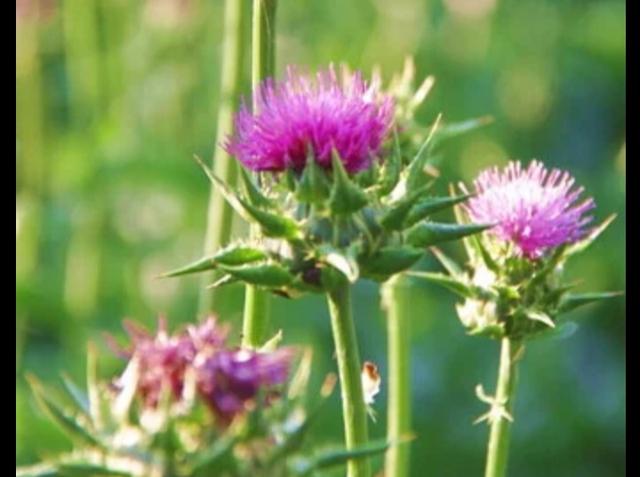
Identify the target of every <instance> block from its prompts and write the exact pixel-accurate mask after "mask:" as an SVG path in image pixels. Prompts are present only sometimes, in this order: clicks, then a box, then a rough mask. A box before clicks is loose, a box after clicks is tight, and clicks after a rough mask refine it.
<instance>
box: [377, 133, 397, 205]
mask: <svg viewBox="0 0 640 477" xmlns="http://www.w3.org/2000/svg"><path fill="white" fill-rule="evenodd" d="M401 168H402V150H401V148H400V138H399V137H398V129H397V128H395V127H394V128H393V152H392V153H391V154H390V155H389V157H388V158H387V160H385V161H384V165H383V166H382V169H381V171H380V189H379V190H380V196H385V195H387V194H389V193H390V192H391V191H392V190H393V189H394V187H395V186H396V184H398V181H399V180H400V170H401Z"/></svg>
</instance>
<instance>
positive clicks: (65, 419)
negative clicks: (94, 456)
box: [27, 375, 101, 447]
mask: <svg viewBox="0 0 640 477" xmlns="http://www.w3.org/2000/svg"><path fill="white" fill-rule="evenodd" d="M27 381H28V382H29V385H30V386H31V390H32V391H33V394H34V396H35V398H36V402H37V403H38V405H39V406H40V408H41V409H42V410H43V411H44V412H45V413H46V414H47V415H48V416H49V417H50V418H51V420H52V421H53V422H55V423H56V424H57V425H58V427H60V428H61V429H62V430H63V431H64V432H65V433H66V434H67V435H68V436H69V437H71V438H72V439H73V440H75V441H77V442H79V443H82V444H86V445H90V446H93V447H101V444H100V442H98V441H97V440H96V438H95V437H93V436H92V435H91V433H90V431H88V430H87V429H85V428H84V427H83V426H81V425H80V424H79V423H78V422H77V420H76V419H74V418H73V417H71V416H69V415H67V413H66V412H64V411H63V410H62V407H61V406H60V405H59V404H57V403H56V402H54V401H53V400H52V399H51V397H50V396H51V393H50V392H47V391H46V390H45V388H44V386H43V385H42V384H41V383H40V382H39V381H38V380H37V378H36V377H35V376H33V375H28V376H27Z"/></svg>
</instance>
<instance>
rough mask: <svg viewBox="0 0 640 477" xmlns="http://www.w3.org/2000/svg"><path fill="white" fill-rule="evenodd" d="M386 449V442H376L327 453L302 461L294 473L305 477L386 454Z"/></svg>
mask: <svg viewBox="0 0 640 477" xmlns="http://www.w3.org/2000/svg"><path fill="white" fill-rule="evenodd" d="M388 448H389V443H388V442H387V441H386V440H377V441H373V442H370V443H368V444H366V445H363V446H360V447H358V448H356V449H351V450H347V449H339V450H333V451H328V452H325V453H323V454H320V455H319V456H316V457H314V458H313V459H312V460H310V461H302V462H301V463H299V465H298V466H296V468H295V472H296V474H297V475H299V476H307V475H310V474H311V473H312V472H313V471H315V470H319V469H327V468H330V467H336V466H339V465H344V464H346V463H347V462H348V461H349V460H352V459H364V458H367V457H371V456H374V455H377V454H382V453H384V452H386V451H387V449H388Z"/></svg>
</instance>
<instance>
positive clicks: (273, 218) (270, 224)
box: [238, 197, 301, 239]
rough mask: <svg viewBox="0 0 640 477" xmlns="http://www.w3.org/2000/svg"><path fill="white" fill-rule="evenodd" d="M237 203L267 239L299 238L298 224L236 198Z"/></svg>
mask: <svg viewBox="0 0 640 477" xmlns="http://www.w3.org/2000/svg"><path fill="white" fill-rule="evenodd" d="M238 201H239V202H240V204H242V206H243V207H244V209H245V210H246V213H248V214H249V216H250V220H253V221H254V222H256V223H257V224H259V225H260V228H261V229H262V232H263V233H264V234H265V235H266V236H267V237H275V238H286V239H298V238H300V236H301V231H300V226H299V225H298V223H297V222H296V221H295V220H293V219H291V218H289V217H286V216H284V215H278V214H275V213H273V212H268V211H266V210H262V209H259V208H257V207H254V206H253V205H251V204H249V203H248V202H246V201H245V200H244V199H242V198H240V197H238Z"/></svg>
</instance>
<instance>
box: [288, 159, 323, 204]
mask: <svg viewBox="0 0 640 477" xmlns="http://www.w3.org/2000/svg"><path fill="white" fill-rule="evenodd" d="M296 197H297V198H298V200H299V201H300V202H304V203H309V204H317V203H320V202H323V201H324V200H326V199H327V197H329V183H328V181H327V177H326V175H325V172H324V170H322V168H321V167H320V166H319V165H318V163H317V162H316V160H315V159H314V157H313V155H309V154H308V155H307V163H306V166H305V168H304V170H303V171H302V176H301V177H300V181H299V182H298V187H297V189H296Z"/></svg>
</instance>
